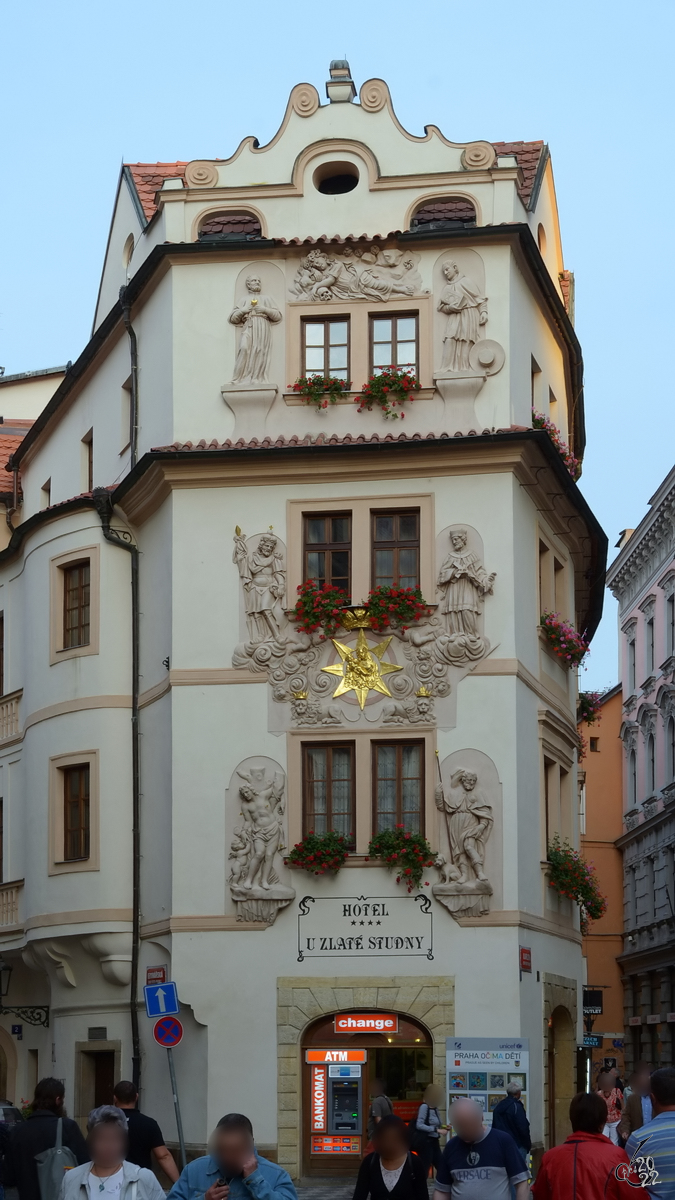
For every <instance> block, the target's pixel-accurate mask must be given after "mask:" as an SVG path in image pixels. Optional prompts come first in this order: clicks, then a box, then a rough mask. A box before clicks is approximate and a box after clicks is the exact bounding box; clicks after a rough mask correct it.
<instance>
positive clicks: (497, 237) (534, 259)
mask: <svg viewBox="0 0 675 1200" xmlns="http://www.w3.org/2000/svg"><path fill="white" fill-rule="evenodd" d="M392 236H393V235H392ZM396 236H397V237H398V239H399V240H400V241H402V242H412V243H413V244H414V243H415V242H419V241H427V240H429V241H432V240H433V241H440V242H444V243H448V242H451V243H452V242H457V241H467V240H469V239H473V240H475V239H478V240H479V241H490V240H492V241H501V240H503V239H504V237H505V236H507V237H508V236H515V237H517V238H518V239H519V241H520V243H521V247H522V250H523V253H524V255H525V258H526V259H527V262H528V265H529V266H530V268H531V269H532V271H533V273H534V275H535V276H536V278H537V280H538V282H539V283H540V285H541V287H542V290H543V292H544V295H545V297H546V299H547V301H548V303H549V308H550V309H551V312H552V315H553V317H554V320H555V321H556V323H557V325H558V327H559V329H560V332H561V334H562V336H563V339H564V341H565V342H566V344H567V346H568V349H569V352H570V361H571V367H572V376H573V386H574V405H573V420H574V452H575V454H576V455H577V457H578V458H580V457H581V455H582V454H583V450H584V447H585V444H586V436H585V429H584V402H583V359H582V356H581V346H580V345H579V340H578V338H577V336H576V334H575V332H574V327H573V325H572V323H571V321H570V319H569V317H568V316H567V313H566V312H565V306H564V304H563V302H562V300H561V299H560V297H559V295H558V293H557V291H556V289H555V286H554V284H553V280H552V279H551V276H550V275H549V273H548V270H547V269H546V267H545V265H544V261H543V259H542V257H541V254H540V253H539V248H538V246H537V244H536V242H535V240H534V238H533V236H532V231H531V229H530V227H529V225H525V224H522V223H518V224H513V225H478V226H476V227H474V228H471V229H454V230H449V231H447V232H445V233H438V232H436V233H426V234H425V233H398V234H397V235H396ZM368 240H369V241H372V240H373V239H372V238H370V239H368ZM289 244H290V243H288V242H285V241H283V240H281V239H277V238H261V239H260V240H259V241H255V242H245V241H241V242H239V241H231V242H230V241H228V242H217V243H213V242H164V243H162V245H160V246H155V248H154V249H153V250H152V251H151V252H150V254H149V255H148V257H147V258H146V259H145V261H144V262H143V263H142V264H141V266H140V267H139V269H138V271H137V272H136V274H135V275H134V276H133V277H132V279H131V280H130V281H129V283H128V285H127V289H126V295H127V300H128V302H129V303H130V304H133V303H134V301H136V300H137V299H138V297H139V296H140V295H141V293H142V291H143V289H144V287H145V286H146V284H147V283H148V281H149V280H150V278H151V277H152V275H154V273H155V271H156V270H157V268H158V267H159V266H160V264H161V263H162V261H163V260H164V258H166V257H167V255H173V256H174V257H178V258H189V257H190V256H191V255H193V254H221V253H222V252H223V250H229V251H233V252H237V253H239V252H241V250H242V249H243V248H244V247H246V249H247V251H248V252H249V253H252V252H253V251H254V250H269V249H272V248H276V247H282V246H285V247H288V246H289ZM301 244H302V243H297V246H298V247H299V246H300V245H301ZM313 244H314V243H313ZM294 245H295V243H294ZM121 319H122V306H121V304H120V302H119V300H118V301H117V302H116V303H115V304H114V305H113V307H112V308H111V310H110V312H109V313H108V315H107V316H106V317H105V318H104V319H103V321H102V322H101V324H100V325H99V327H98V329H97V330H96V331H95V333H94V334H93V335H92V337H91V339H90V341H89V342H88V343H87V345H86V346H85V348H84V350H83V351H82V353H81V355H80V357H79V358H78V359H77V360H76V362H74V363H73V365H72V367H71V369H70V370H69V371H68V372H67V374H66V377H65V379H63V380H62V381H61V383H60V384H59V387H58V388H57V389H56V391H55V392H54V395H53V396H52V398H51V400H50V401H49V404H47V405H46V407H45V408H43V410H42V412H41V413H40V415H39V417H38V418H37V420H36V421H35V423H34V424H33V425H32V426H31V428H30V430H29V432H28V433H27V435H26V437H25V438H24V440H23V442H22V443H21V446H20V448H19V450H17V451H15V453H14V455H13V456H12V459H11V460H10V461H11V462H13V464H14V465H16V466H18V465H19V463H20V462H21V460H22V458H23V457H24V455H25V453H26V451H27V450H29V449H30V447H31V446H32V445H33V442H35V441H36V440H37V439H38V437H39V436H40V434H41V432H42V430H43V429H44V428H45V427H46V426H47V424H48V423H49V421H50V419H51V417H52V416H53V414H54V413H55V412H56V410H57V409H58V408H59V407H60V405H61V402H62V401H63V400H64V399H65V397H66V396H67V395H68V393H69V391H70V389H71V387H72V386H73V385H74V383H75V382H76V381H77V380H78V379H79V378H80V376H81V375H83V374H84V372H85V370H86V369H87V367H88V366H89V364H90V363H91V362H92V360H93V359H94V358H95V356H96V354H97V352H98V350H99V349H100V347H101V346H102V345H103V343H104V342H105V340H106V338H107V337H108V336H109V334H110V333H112V331H113V329H114V328H115V327H116V325H117V324H118V322H119V321H120V320H121Z"/></svg>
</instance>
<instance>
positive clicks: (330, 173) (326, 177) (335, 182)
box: [312, 162, 359, 196]
mask: <svg viewBox="0 0 675 1200" xmlns="http://www.w3.org/2000/svg"><path fill="white" fill-rule="evenodd" d="M312 179H313V182H314V187H315V188H316V190H317V191H318V192H321V193H322V195H324V196H343V195H344V193H345V192H353V191H354V188H355V187H356V185H357V183H358V182H359V172H358V168H357V167H355V166H354V163H350V162H332V163H322V164H321V166H320V167H317V168H316V171H315V172H314V175H313V176H312Z"/></svg>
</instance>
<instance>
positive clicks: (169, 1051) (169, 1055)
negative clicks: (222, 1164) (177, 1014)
mask: <svg viewBox="0 0 675 1200" xmlns="http://www.w3.org/2000/svg"><path fill="white" fill-rule="evenodd" d="M166 1057H167V1058H168V1060H169V1075H170V1076H171V1091H172V1092H173V1106H174V1108H175V1110H176V1128H177V1130H178V1145H179V1146H180V1164H181V1169H182V1170H185V1168H186V1166H187V1155H186V1153H185V1138H184V1137H183V1122H182V1120H181V1115H180V1104H179V1103H178V1088H177V1087H176V1072H175V1070H174V1065H173V1050H172V1049H171V1047H170V1046H167V1048H166Z"/></svg>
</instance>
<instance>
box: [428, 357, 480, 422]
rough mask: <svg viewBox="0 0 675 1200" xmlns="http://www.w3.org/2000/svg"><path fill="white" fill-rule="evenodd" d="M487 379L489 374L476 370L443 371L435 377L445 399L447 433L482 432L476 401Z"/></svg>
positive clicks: (444, 414) (437, 388)
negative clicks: (480, 373) (477, 372)
mask: <svg viewBox="0 0 675 1200" xmlns="http://www.w3.org/2000/svg"><path fill="white" fill-rule="evenodd" d="M486 379H487V375H485V374H482V375H477V374H476V373H475V371H442V372H439V373H438V375H436V376H435V377H434V383H435V384H436V391H437V392H438V393H439V395H440V396H441V399H442V400H443V405H444V413H443V421H444V428H445V430H446V432H447V433H449V434H453V433H464V434H467V433H480V430H479V428H478V417H477V416H476V409H475V406H474V401H475V399H476V396H477V395H478V393H479V392H480V390H481V388H482V387H483V385H484V383H485V380H486Z"/></svg>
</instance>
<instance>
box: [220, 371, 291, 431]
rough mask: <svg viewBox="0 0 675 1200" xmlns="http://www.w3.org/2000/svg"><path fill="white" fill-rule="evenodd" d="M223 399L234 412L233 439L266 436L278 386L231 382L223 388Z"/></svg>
mask: <svg viewBox="0 0 675 1200" xmlns="http://www.w3.org/2000/svg"><path fill="white" fill-rule="evenodd" d="M220 390H221V394H222V397H223V400H224V401H225V403H226V404H227V406H228V408H230V409H231V410H232V412H233V413H234V430H233V432H232V441H233V442H238V441H239V439H240V438H241V439H242V440H243V441H244V442H250V441H252V440H253V438H257V439H258V441H262V439H263V438H264V436H265V422H266V420H267V414H268V413H269V411H270V409H271V407H272V405H273V403H274V399H275V396H276V394H277V392H278V391H279V389H278V388H277V387H261V385H260V384H259V383H229V384H227V385H226V386H225V387H223V388H221V389H220Z"/></svg>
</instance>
